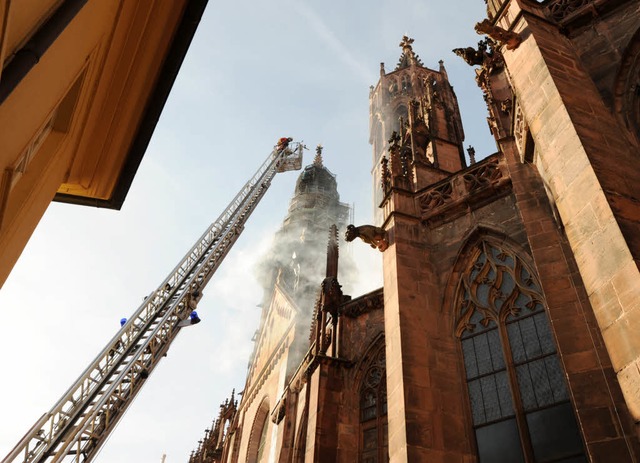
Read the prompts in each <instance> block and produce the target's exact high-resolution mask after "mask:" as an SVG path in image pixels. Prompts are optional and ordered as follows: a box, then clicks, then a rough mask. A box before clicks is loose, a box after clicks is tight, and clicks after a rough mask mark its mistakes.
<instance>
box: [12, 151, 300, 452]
mask: <svg viewBox="0 0 640 463" xmlns="http://www.w3.org/2000/svg"><path fill="white" fill-rule="evenodd" d="M303 149H304V145H303V144H302V143H290V144H288V146H282V145H278V146H276V148H275V149H274V150H273V151H272V152H271V153H270V154H269V156H268V157H267V159H266V160H265V161H264V163H263V164H262V165H261V166H260V168H259V169H258V170H257V171H256V173H255V174H254V175H253V176H252V177H251V178H250V179H249V181H248V182H247V183H246V184H245V185H244V186H243V187H242V188H241V189H240V191H239V192H238V194H237V195H236V197H235V198H234V199H233V200H232V201H231V203H230V204H229V205H228V206H227V208H226V209H225V210H224V211H223V212H222V214H220V216H219V217H218V218H217V219H216V221H215V222H213V223H212V224H211V225H210V226H209V228H207V230H206V231H205V232H204V234H203V235H202V236H201V237H200V238H199V239H198V241H196V243H195V245H194V246H193V247H192V248H191V249H190V250H189V252H187V254H186V255H185V256H184V257H183V258H182V259H181V260H180V262H179V263H178V265H176V267H175V268H174V269H173V270H172V271H171V273H169V275H168V276H167V277H166V278H165V280H164V281H163V282H162V283H161V284H160V286H158V288H157V289H156V290H155V291H153V292H151V293H150V294H149V296H148V297H146V298H145V300H144V302H143V303H142V305H140V307H138V309H137V310H136V311H135V313H134V314H133V315H132V316H131V317H129V318H128V319H127V321H126V323H125V324H124V325H123V326H122V328H121V329H120V331H119V332H118V333H117V334H116V335H115V336H114V337H113V339H111V341H109V343H108V344H107V345H106V346H105V348H104V349H103V350H102V352H100V353H99V354H98V356H97V357H96V358H95V360H94V361H93V362H92V363H91V364H90V365H89V366H88V367H87V369H86V370H85V371H84V372H83V373H82V374H81V375H80V377H79V378H78V379H77V380H76V382H75V383H74V384H73V385H72V386H71V387H70V388H69V389H68V390H67V392H65V393H64V395H63V396H62V397H61V398H60V400H59V401H58V402H57V403H56V404H55V405H54V406H53V408H52V409H51V410H50V411H49V412H48V413H45V414H44V415H42V417H41V418H40V419H39V420H38V421H37V422H36V423H35V424H34V425H33V426H32V427H31V429H30V430H29V431H28V432H27V434H26V435H25V436H24V437H23V438H22V439H21V440H20V442H18V444H17V445H16V446H15V447H14V448H13V450H12V451H11V452H10V453H9V455H7V456H6V457H5V458H4V459H3V460H2V463H16V462H23V463H31V462H38V463H44V462H52V463H53V462H77V463H80V462H88V461H91V460H92V459H93V458H94V457H95V456H96V455H97V452H98V450H99V449H100V447H101V446H102V445H103V444H104V443H105V441H106V439H107V438H108V436H109V434H110V433H111V431H112V430H113V429H114V428H115V425H116V424H117V423H118V420H119V419H120V418H121V417H122V416H123V414H124V412H125V410H126V409H127V407H129V405H131V403H132V402H133V399H134V398H135V396H136V394H137V393H138V392H139V390H140V388H141V387H142V386H143V384H144V382H145V380H146V379H147V378H148V377H149V375H150V374H151V372H152V371H153V370H154V368H155V367H156V366H157V364H158V362H159V361H160V359H162V357H163V356H164V355H165V354H166V353H167V350H168V349H169V346H170V345H171V343H172V342H173V340H174V339H175V337H176V335H177V334H178V332H179V331H180V329H181V328H182V327H183V326H186V325H188V324H189V323H188V320H189V317H190V315H191V314H192V312H193V311H194V309H195V308H196V305H197V303H198V302H199V300H200V298H201V297H202V290H203V289H204V287H205V286H206V284H207V283H208V282H209V280H210V279H211V277H212V276H213V274H214V273H215V271H216V270H217V269H218V267H219V266H220V264H221V263H222V261H223V259H224V258H225V256H226V255H227V253H228V252H229V250H230V249H231V247H232V246H233V244H234V243H235V242H236V240H237V239H238V236H239V235H240V233H241V232H242V230H243V229H244V224H245V223H246V222H247V220H248V219H249V216H250V215H251V213H252V212H253V211H254V209H255V208H256V206H257V205H258V203H259V202H260V200H261V199H262V197H263V196H264V194H265V193H266V191H267V189H268V188H269V186H270V185H271V181H272V180H273V177H274V176H275V174H276V173H277V172H285V171H288V170H298V169H300V168H301V166H302V150H303Z"/></svg>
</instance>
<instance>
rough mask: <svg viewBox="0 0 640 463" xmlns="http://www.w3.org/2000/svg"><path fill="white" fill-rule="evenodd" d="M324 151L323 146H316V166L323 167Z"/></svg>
mask: <svg viewBox="0 0 640 463" xmlns="http://www.w3.org/2000/svg"><path fill="white" fill-rule="evenodd" d="M322 149H323V147H322V145H320V144H318V146H316V157H315V158H313V165H314V166H318V167H322Z"/></svg>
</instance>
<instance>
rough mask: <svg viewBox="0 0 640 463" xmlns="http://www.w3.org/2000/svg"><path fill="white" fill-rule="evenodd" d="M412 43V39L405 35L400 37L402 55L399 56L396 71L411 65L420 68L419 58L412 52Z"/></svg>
mask: <svg viewBox="0 0 640 463" xmlns="http://www.w3.org/2000/svg"><path fill="white" fill-rule="evenodd" d="M412 43H413V39H411V38H409V37H407V36H406V35H405V36H403V37H402V41H401V42H400V48H402V55H401V56H400V61H399V62H398V65H397V66H396V71H397V70H398V69H403V68H407V67H409V66H413V65H417V66H422V62H421V61H420V58H419V57H418V55H416V54H415V53H414V52H413V47H412V46H411V44H412Z"/></svg>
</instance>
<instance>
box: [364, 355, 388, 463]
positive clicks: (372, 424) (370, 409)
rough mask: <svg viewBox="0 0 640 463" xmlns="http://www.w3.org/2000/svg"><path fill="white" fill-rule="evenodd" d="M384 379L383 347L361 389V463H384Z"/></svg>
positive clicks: (386, 450) (386, 453)
mask: <svg viewBox="0 0 640 463" xmlns="http://www.w3.org/2000/svg"><path fill="white" fill-rule="evenodd" d="M387 433H388V431H387V380H386V366H385V350H384V344H383V345H382V346H381V347H379V348H378V350H377V352H376V353H375V355H374V356H373V360H372V361H371V363H370V364H369V366H368V367H367V370H366V372H365V374H364V377H363V380H362V385H361V386H360V462H361V463H386V462H388V461H389V457H388V441H387V439H388V438H387Z"/></svg>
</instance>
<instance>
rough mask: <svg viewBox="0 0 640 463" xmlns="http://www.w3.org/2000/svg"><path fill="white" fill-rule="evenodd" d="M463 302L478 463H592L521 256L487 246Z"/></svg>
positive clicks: (475, 260) (462, 289)
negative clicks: (586, 453) (588, 461)
mask: <svg viewBox="0 0 640 463" xmlns="http://www.w3.org/2000/svg"><path fill="white" fill-rule="evenodd" d="M457 301H458V302H457V308H458V322H457V333H456V334H457V336H458V337H459V338H460V342H461V347H462V355H463V358H464V366H465V374H466V381H467V390H468V395H469V401H470V408H471V414H472V420H473V427H474V431H475V437H476V444H477V450H478V456H479V459H480V462H481V463H503V462H504V463H517V462H544V463H547V462H549V463H551V462H558V463H560V462H563V463H577V462H585V461H587V460H586V459H585V457H584V450H583V445H582V439H581V436H580V433H579V431H578V427H577V424H576V421H575V417H574V414H573V409H572V406H571V403H570V401H569V394H568V391H567V387H566V384H565V380H564V377H563V376H564V373H563V370H562V366H561V365H560V361H559V358H558V355H557V351H556V347H555V342H554V339H553V336H552V333H551V329H550V326H549V320H548V317H547V313H546V309H545V305H544V298H543V296H542V292H541V290H540V286H539V284H538V282H537V280H536V277H535V276H534V275H533V274H532V273H531V272H530V271H529V269H528V268H527V267H526V265H525V264H524V263H523V262H522V260H521V259H520V258H519V257H518V256H517V255H516V254H515V253H513V252H511V251H509V250H507V249H505V248H502V247H501V246H499V245H497V244H494V243H492V242H488V241H482V242H481V243H480V244H479V245H478V246H476V247H475V248H474V250H473V251H472V253H471V256H470V265H468V266H467V268H466V269H465V270H464V271H463V272H462V277H461V280H460V284H459V286H458V292H457Z"/></svg>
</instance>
